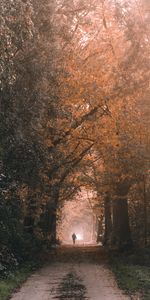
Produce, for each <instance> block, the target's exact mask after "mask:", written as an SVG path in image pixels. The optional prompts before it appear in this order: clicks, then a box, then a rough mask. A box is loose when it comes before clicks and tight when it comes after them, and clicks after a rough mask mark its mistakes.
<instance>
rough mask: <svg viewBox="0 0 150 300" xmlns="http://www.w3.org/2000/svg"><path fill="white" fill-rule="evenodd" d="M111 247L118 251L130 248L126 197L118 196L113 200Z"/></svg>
mask: <svg viewBox="0 0 150 300" xmlns="http://www.w3.org/2000/svg"><path fill="white" fill-rule="evenodd" d="M112 242H113V245H115V246H117V248H119V249H128V248H130V247H131V246H132V240H131V232H130V226H129V215H128V202H127V198H126V196H123V197H121V196H118V197H116V198H115V199H114V200H113V241H112Z"/></svg>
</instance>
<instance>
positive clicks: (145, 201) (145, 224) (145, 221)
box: [143, 176, 147, 247]
mask: <svg viewBox="0 0 150 300" xmlns="http://www.w3.org/2000/svg"><path fill="white" fill-rule="evenodd" d="M143 198H144V244H145V247H146V246H147V197H146V178H145V176H143Z"/></svg>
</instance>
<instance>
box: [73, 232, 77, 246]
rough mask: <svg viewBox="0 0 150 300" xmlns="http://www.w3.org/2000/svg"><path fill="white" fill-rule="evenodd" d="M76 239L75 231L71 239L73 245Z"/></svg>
mask: <svg viewBox="0 0 150 300" xmlns="http://www.w3.org/2000/svg"><path fill="white" fill-rule="evenodd" d="M76 239H77V236H76V234H75V233H73V234H72V241H73V244H74V245H75V243H76Z"/></svg>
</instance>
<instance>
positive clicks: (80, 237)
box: [76, 233, 83, 241]
mask: <svg viewBox="0 0 150 300" xmlns="http://www.w3.org/2000/svg"><path fill="white" fill-rule="evenodd" d="M76 236H77V241H82V240H83V236H82V235H81V234H80V233H77V234H76Z"/></svg>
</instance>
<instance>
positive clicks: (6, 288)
mask: <svg viewBox="0 0 150 300" xmlns="http://www.w3.org/2000/svg"><path fill="white" fill-rule="evenodd" d="M38 267H39V265H38V264H37V263H36V262H28V263H25V264H23V265H22V266H20V267H19V268H18V269H17V270H16V271H14V272H12V273H11V274H10V275H9V276H8V277H7V278H2V279H0V300H8V299H9V298H10V296H11V294H12V292H13V291H15V290H17V288H19V287H20V286H21V285H22V283H23V282H25V281H26V279H27V278H28V277H29V276H30V275H31V274H32V273H33V272H34V271H35V270H36V269H37V268H38Z"/></svg>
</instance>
